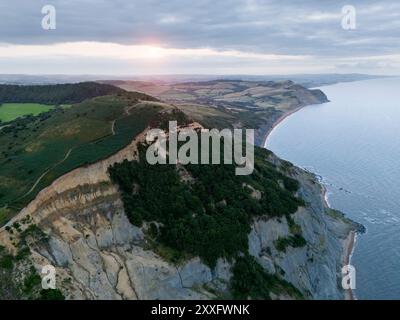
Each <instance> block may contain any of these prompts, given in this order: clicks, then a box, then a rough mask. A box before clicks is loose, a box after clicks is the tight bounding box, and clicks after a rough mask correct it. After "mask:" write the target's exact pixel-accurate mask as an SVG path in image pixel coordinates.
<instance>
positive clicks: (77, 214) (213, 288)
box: [0, 133, 356, 299]
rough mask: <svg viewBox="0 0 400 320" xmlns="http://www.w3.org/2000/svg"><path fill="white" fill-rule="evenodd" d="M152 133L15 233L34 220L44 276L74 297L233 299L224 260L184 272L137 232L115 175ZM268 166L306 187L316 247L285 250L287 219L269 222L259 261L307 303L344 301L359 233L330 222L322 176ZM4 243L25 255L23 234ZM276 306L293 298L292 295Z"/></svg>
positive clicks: (39, 204)
mask: <svg viewBox="0 0 400 320" xmlns="http://www.w3.org/2000/svg"><path fill="white" fill-rule="evenodd" d="M143 139H144V133H143V134H141V135H139V136H138V137H137V138H136V139H135V140H134V141H133V142H132V143H131V144H130V145H129V146H127V147H126V148H125V149H123V150H121V151H120V152H118V153H117V154H115V155H113V156H112V157H110V158H108V159H105V160H103V161H100V162H98V163H95V164H92V165H89V166H86V167H82V168H78V169H76V170H74V171H72V172H70V173H68V174H66V175H65V176H62V177H61V178H59V179H58V180H56V181H55V182H54V183H53V184H52V185H51V186H49V187H48V188H46V189H44V190H43V191H42V192H40V194H39V195H38V196H37V198H36V199H35V200H34V201H33V202H31V203H30V204H29V205H28V206H27V207H26V208H25V209H23V210H22V211H21V212H20V213H19V215H17V216H16V217H15V218H14V219H13V220H12V221H11V222H10V223H9V224H8V226H10V225H12V224H13V223H15V222H18V223H19V224H20V225H21V228H22V230H23V229H24V228H26V223H25V222H24V221H27V220H29V221H30V223H34V224H36V225H37V226H39V228H41V229H42V230H43V231H44V232H45V233H46V234H47V235H48V236H49V241H48V242H46V243H42V244H33V243H32V244H31V245H30V249H31V259H32V260H33V262H34V266H35V268H36V269H37V270H38V271H39V272H40V270H41V268H42V266H44V265H48V264H51V265H53V266H55V267H56V270H57V287H58V288H60V289H61V291H62V292H63V293H64V294H65V296H66V297H67V298H68V299H210V298H215V297H216V296H223V295H224V294H226V293H228V290H229V281H230V278H231V276H232V274H231V267H232V262H228V261H224V260H222V259H220V260H219V261H218V263H217V265H216V267H215V268H214V269H212V270H211V269H210V268H209V267H208V266H206V265H205V264H203V263H202V262H201V260H200V259H199V258H193V259H191V260H189V261H186V262H185V263H183V264H181V265H179V266H177V265H173V264H171V263H169V262H167V261H165V260H163V258H161V257H160V256H158V255H157V254H156V253H155V252H153V251H152V250H151V249H150V247H149V245H148V242H147V240H146V236H145V230H146V226H145V227H143V228H138V227H135V226H133V225H131V224H130V222H129V221H128V219H127V217H126V215H125V212H124V206H123V203H122V201H121V198H120V195H119V192H118V190H117V188H116V187H115V186H114V185H113V184H112V183H111V181H110V178H109V176H108V174H107V168H108V167H109V166H110V165H111V164H113V163H116V162H121V161H123V160H124V159H128V160H133V159H135V157H136V151H137V148H136V145H137V143H138V141H143ZM266 161H271V162H273V163H274V164H275V165H276V166H277V167H278V168H279V167H282V170H284V171H285V172H286V174H288V175H290V176H291V177H294V178H296V179H297V180H299V181H300V183H301V187H300V190H299V195H300V196H301V197H302V198H303V199H304V200H305V201H306V203H307V207H301V208H299V210H298V211H297V212H296V213H295V214H294V215H293V219H294V221H295V223H296V224H297V225H299V226H301V228H302V231H303V237H304V238H305V239H306V240H307V245H306V246H305V247H301V248H293V247H288V248H286V251H282V250H278V249H277V248H276V240H277V239H278V238H279V237H286V236H288V235H289V233H290V230H289V229H290V227H289V224H288V221H286V218H280V219H278V218H267V217H260V218H258V219H256V220H254V222H253V223H252V230H251V232H250V234H249V236H248V239H249V248H250V254H251V255H253V256H254V257H255V258H256V259H257V260H258V262H259V263H260V264H261V265H262V266H263V268H264V269H265V270H266V271H267V272H269V273H272V274H275V273H277V274H279V275H280V276H282V277H283V278H284V279H286V280H287V281H289V282H290V283H292V284H293V285H294V286H295V287H296V288H298V289H299V290H300V291H301V292H302V293H303V295H304V297H305V298H310V299H313V298H316V299H342V298H343V297H344V292H343V291H342V290H341V289H340V288H339V286H338V283H340V282H339V276H340V274H339V272H340V268H341V266H342V263H343V252H344V251H345V250H344V248H345V247H346V243H347V240H346V239H347V236H348V234H349V232H350V231H351V230H353V229H355V227H356V226H355V225H354V224H352V223H351V222H349V221H348V220H346V219H345V218H343V217H342V216H340V215H338V214H336V215H333V214H329V210H328V208H327V206H326V204H325V203H324V198H323V192H322V190H321V186H320V185H319V184H318V183H317V181H316V179H315V177H314V176H313V175H312V174H310V173H308V172H305V171H302V170H300V169H298V168H295V167H293V166H290V165H288V164H287V163H286V162H282V161H281V160H279V159H278V158H276V157H275V156H273V155H271V156H270V158H269V159H268V160H266ZM0 242H1V243H3V244H5V245H6V246H7V247H8V249H10V250H13V249H14V250H15V247H14V241H13V236H12V235H10V233H9V232H8V231H7V230H6V228H4V227H3V228H2V229H0ZM272 298H279V299H289V298H291V297H290V296H287V295H282V296H273V297H272Z"/></svg>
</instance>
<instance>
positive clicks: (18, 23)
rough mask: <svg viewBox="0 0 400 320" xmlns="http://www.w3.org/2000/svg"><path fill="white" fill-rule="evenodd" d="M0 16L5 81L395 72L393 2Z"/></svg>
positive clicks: (70, 4)
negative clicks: (34, 76)
mask: <svg viewBox="0 0 400 320" xmlns="http://www.w3.org/2000/svg"><path fill="white" fill-rule="evenodd" d="M349 2H351V3H349ZM46 4H52V5H54V6H55V8H56V10H57V29H56V30H49V31H46V30H43V29H42V28H41V20H42V17H43V15H42V14H41V8H42V7H43V6H44V5H46ZM349 4H350V5H353V6H354V7H355V8H356V17H357V29H356V30H344V29H343V28H342V26H341V20H342V12H341V10H342V7H343V6H344V5H349ZM0 15H1V19H0V30H1V31H0V43H1V45H0V68H1V70H3V71H2V72H3V73H5V72H8V73H16V72H20V73H21V72H30V73H32V72H33V73H64V72H66V71H69V72H68V73H71V72H73V73H93V72H94V73H102V74H105V73H110V72H111V73H114V74H115V73H121V72H123V73H125V74H126V73H150V72H149V71H151V72H155V73H209V72H212V73H257V74H262V73H298V72H301V73H304V72H369V73H400V61H399V57H398V54H400V50H399V49H400V41H399V40H400V3H399V2H398V1H395V0H382V1H370V0H350V1H340V0H339V1H330V0H329V1H321V0H319V1H316V0H308V1H307V0H306V1H296V0H292V1H288V0H286V1H285V0H279V1H275V0H270V1H266V0H265V1H263V0H218V1H215V0H213V1H211V0H198V1H189V0H169V1H161V0H158V1H155V0H146V1H136V0H135V1H125V0H113V1H107V0H80V1H78V0H69V1H62V0H52V1H48V0H46V1H42V0H40V1H31V0H14V1H10V0H4V1H2V3H1V4H0ZM143 63H144V64H143ZM124 65H125V67H123V66H124ZM104 66H105V67H104ZM104 68H110V69H111V70H104ZM28 69H29V70H28ZM37 69H38V70H37ZM291 70H292V71H291Z"/></svg>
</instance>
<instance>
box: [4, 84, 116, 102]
mask: <svg viewBox="0 0 400 320" xmlns="http://www.w3.org/2000/svg"><path fill="white" fill-rule="evenodd" d="M122 92H123V90H121V89H119V88H117V87H114V86H112V85H107V84H100V83H96V82H81V83H77V84H55V85H27V86H23V85H6V84H0V104H3V103H11V102H14V103H42V104H49V105H59V104H74V103H78V102H82V101H83V100H86V99H91V98H94V97H98V96H106V95H111V94H118V93H122Z"/></svg>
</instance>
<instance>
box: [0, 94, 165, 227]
mask: <svg viewBox="0 0 400 320" xmlns="http://www.w3.org/2000/svg"><path fill="white" fill-rule="evenodd" d="M132 106H134V107H132ZM127 107H132V108H131V109H130V111H129V114H127V113H126V108H127ZM0 109H1V107H0ZM162 109H163V108H162V107H161V106H158V105H157V104H155V105H152V103H151V102H149V103H147V104H146V103H139V104H137V98H136V96H135V94H133V93H127V94H122V95H113V96H103V97H97V98H93V99H90V100H86V101H84V102H82V103H79V104H75V105H73V106H71V107H68V108H54V109H52V110H49V111H48V112H45V113H42V114H40V115H38V116H36V117H33V116H28V117H25V118H19V119H16V120H14V121H12V122H10V123H9V124H10V125H9V126H7V127H5V128H3V129H1V135H0V208H4V207H7V208H8V210H7V212H6V211H4V210H1V211H0V225H2V224H4V222H5V221H7V219H9V218H10V217H11V216H12V215H13V214H14V213H16V212H17V211H19V210H20V209H21V208H23V207H24V206H25V205H26V204H27V203H29V201H31V200H32V199H34V197H35V196H36V194H37V193H38V192H39V191H40V190H41V189H43V188H45V187H46V186H48V185H49V184H51V183H52V182H53V181H54V180H55V179H57V178H58V177H60V176H61V175H63V174H65V173H67V172H69V171H71V170H73V169H75V168H77V167H80V166H82V165H86V164H89V163H93V162H96V161H98V160H100V159H103V158H106V157H107V156H109V155H111V154H113V153H115V152H117V151H118V150H120V149H121V148H123V147H124V146H126V145H127V144H128V143H129V142H130V141H131V140H132V139H133V138H134V137H135V136H136V135H137V134H138V133H140V132H142V131H143V130H144V129H145V128H146V127H147V125H148V123H149V122H151V120H152V119H153V117H155V116H156V115H157V114H158V112H159V111H160V110H162ZM113 122H115V125H114V131H115V134H113V132H112V130H111V128H112V123H113ZM39 178H40V179H39ZM36 182H38V183H37V184H36ZM33 187H34V188H33ZM32 188H33V190H31V189H32ZM30 191H31V192H30Z"/></svg>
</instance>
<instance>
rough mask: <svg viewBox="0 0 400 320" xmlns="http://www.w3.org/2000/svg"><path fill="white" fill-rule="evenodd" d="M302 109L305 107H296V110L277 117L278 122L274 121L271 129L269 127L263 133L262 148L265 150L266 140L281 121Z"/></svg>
mask: <svg viewBox="0 0 400 320" xmlns="http://www.w3.org/2000/svg"><path fill="white" fill-rule="evenodd" d="M304 107H305V106H302V107H298V108H296V109H293V110H292V111H289V112H287V113H285V114H283V115H282V116H281V117H279V118H278V120H276V121H275V123H274V124H273V125H272V127H271V128H270V129H269V130H267V131H266V132H265V134H264V137H263V143H262V146H263V147H264V148H265V144H266V142H267V139H268V137H269V135H270V134H271V133H272V131H273V130H274V129H275V128H276V127H277V126H278V125H279V124H280V123H281V122H282V121H283V120H285V119H286V118H287V117H289V116H291V115H292V114H294V113H296V112H297V111H299V110H301V109H303V108H304Z"/></svg>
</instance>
